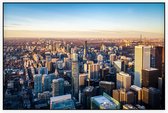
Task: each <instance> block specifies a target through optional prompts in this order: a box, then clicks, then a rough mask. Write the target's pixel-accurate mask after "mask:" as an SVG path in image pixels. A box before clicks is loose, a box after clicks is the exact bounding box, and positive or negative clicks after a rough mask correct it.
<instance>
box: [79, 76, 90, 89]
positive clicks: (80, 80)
mask: <svg viewBox="0 0 168 113" xmlns="http://www.w3.org/2000/svg"><path fill="white" fill-rule="evenodd" d="M87 76H88V74H87V73H83V74H79V86H80V89H82V88H83V87H84V86H85V79H87Z"/></svg>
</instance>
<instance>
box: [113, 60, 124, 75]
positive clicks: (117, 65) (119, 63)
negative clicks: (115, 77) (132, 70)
mask: <svg viewBox="0 0 168 113" xmlns="http://www.w3.org/2000/svg"><path fill="white" fill-rule="evenodd" d="M113 66H114V67H115V68H116V71H117V72H121V71H124V61H123V60H116V61H114V62H113Z"/></svg>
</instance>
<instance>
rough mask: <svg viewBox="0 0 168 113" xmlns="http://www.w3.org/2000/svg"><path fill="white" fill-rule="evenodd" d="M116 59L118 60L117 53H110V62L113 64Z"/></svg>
mask: <svg viewBox="0 0 168 113" xmlns="http://www.w3.org/2000/svg"><path fill="white" fill-rule="evenodd" d="M116 60H117V56H116V54H111V55H110V63H111V64H113V62H114V61H116Z"/></svg>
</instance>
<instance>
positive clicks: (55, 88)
mask: <svg viewBox="0 0 168 113" xmlns="http://www.w3.org/2000/svg"><path fill="white" fill-rule="evenodd" d="M63 94H64V79H63V78H59V79H54V80H53V81H52V96H59V95H63Z"/></svg>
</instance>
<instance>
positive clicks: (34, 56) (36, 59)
mask: <svg viewBox="0 0 168 113" xmlns="http://www.w3.org/2000/svg"><path fill="white" fill-rule="evenodd" d="M33 59H34V60H35V61H36V62H39V56H38V55H37V54H34V55H33Z"/></svg>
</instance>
